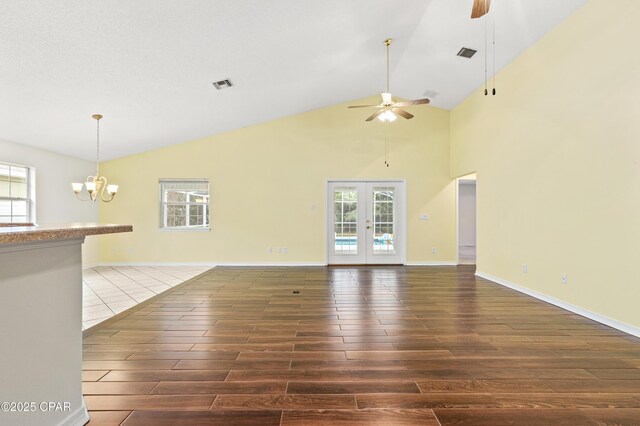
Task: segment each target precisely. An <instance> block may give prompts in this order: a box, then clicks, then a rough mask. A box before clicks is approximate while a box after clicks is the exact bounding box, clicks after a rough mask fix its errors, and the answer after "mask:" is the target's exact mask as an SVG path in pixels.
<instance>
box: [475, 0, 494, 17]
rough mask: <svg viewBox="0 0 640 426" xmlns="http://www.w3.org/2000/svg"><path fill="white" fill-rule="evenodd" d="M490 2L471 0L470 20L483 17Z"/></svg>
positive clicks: (488, 0)
mask: <svg viewBox="0 0 640 426" xmlns="http://www.w3.org/2000/svg"><path fill="white" fill-rule="evenodd" d="M490 5H491V0H473V9H471V19H476V18H479V17H481V16H483V15H484V14H485V13H487V12H488V11H489V6H490Z"/></svg>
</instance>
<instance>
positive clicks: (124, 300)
mask: <svg viewBox="0 0 640 426" xmlns="http://www.w3.org/2000/svg"><path fill="white" fill-rule="evenodd" d="M208 269H210V268H209V267H207V266H100V267H97V268H91V269H85V270H84V271H83V272H82V298H83V301H82V329H83V330H85V329H87V328H89V327H92V326H94V325H96V324H98V323H100V322H102V321H104V320H106V319H109V318H111V317H112V316H114V315H116V314H119V313H120V312H123V311H126V310H127V309H129V308H131V307H133V306H135V305H137V304H138V303H141V302H144V301H145V300H147V299H149V298H151V297H153V296H155V295H156V294H159V293H162V292H163V291H165V290H167V289H170V288H171V287H174V286H176V285H178V284H180V283H183V282H185V281H187V280H188V279H190V278H193V277H195V276H196V275H199V274H201V273H203V272H205V271H207V270H208Z"/></svg>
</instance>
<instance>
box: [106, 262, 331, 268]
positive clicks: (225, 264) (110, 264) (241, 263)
mask: <svg viewBox="0 0 640 426" xmlns="http://www.w3.org/2000/svg"><path fill="white" fill-rule="evenodd" d="M100 266H207V267H209V268H215V267H216V266H239V267H241V266H265V267H267V266H327V264H326V263H322V262H100Z"/></svg>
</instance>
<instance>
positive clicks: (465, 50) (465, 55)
mask: <svg viewBox="0 0 640 426" xmlns="http://www.w3.org/2000/svg"><path fill="white" fill-rule="evenodd" d="M476 52H477V50H473V49H469V48H468V47H463V48H462V49H460V51H459V52H458V53H457V55H458V56H462V57H463V58H470V57H472V56H473V55H475V54H476Z"/></svg>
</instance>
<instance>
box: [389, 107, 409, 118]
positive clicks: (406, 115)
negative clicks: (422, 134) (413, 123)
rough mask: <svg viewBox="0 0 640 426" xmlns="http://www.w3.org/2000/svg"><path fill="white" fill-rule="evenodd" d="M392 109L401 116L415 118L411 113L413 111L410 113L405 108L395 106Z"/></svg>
mask: <svg viewBox="0 0 640 426" xmlns="http://www.w3.org/2000/svg"><path fill="white" fill-rule="evenodd" d="M391 111H393V112H394V113H396V114H398V115H399V116H400V117H404V118H406V119H407V120H410V119H412V118H413V114H411V113H409V112H407V111H405V110H403V109H400V108H394V109H392V110H391Z"/></svg>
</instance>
